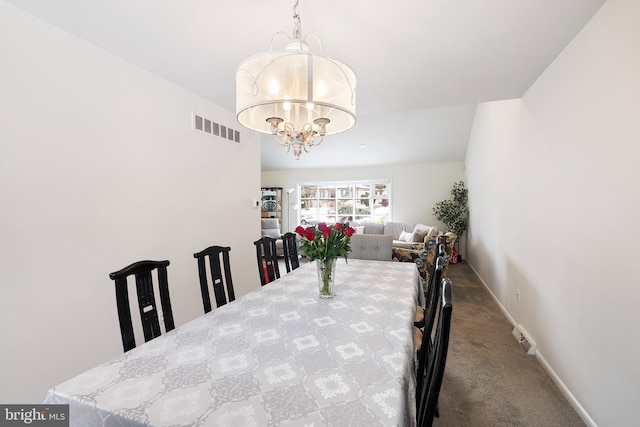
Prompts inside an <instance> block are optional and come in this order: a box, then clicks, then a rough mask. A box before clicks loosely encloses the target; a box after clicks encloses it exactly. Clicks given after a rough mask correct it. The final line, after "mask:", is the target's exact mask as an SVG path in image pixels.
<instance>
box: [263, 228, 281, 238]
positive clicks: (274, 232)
mask: <svg viewBox="0 0 640 427" xmlns="http://www.w3.org/2000/svg"><path fill="white" fill-rule="evenodd" d="M262 235H263V236H269V237H271V238H274V239H279V238H280V237H281V235H280V230H278V229H277V228H263V229H262Z"/></svg>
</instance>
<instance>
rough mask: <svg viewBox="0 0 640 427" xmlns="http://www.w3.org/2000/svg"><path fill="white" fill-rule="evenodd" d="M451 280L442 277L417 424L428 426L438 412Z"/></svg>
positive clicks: (447, 334) (449, 306)
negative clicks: (435, 322)
mask: <svg viewBox="0 0 640 427" xmlns="http://www.w3.org/2000/svg"><path fill="white" fill-rule="evenodd" d="M451 287H452V286H451V280H449V279H442V286H441V288H442V289H441V298H439V315H438V324H437V327H436V334H435V338H434V341H433V347H432V348H431V351H430V352H429V354H425V355H424V356H425V357H426V358H427V363H426V365H425V369H426V372H425V378H426V379H425V381H424V382H423V384H422V390H421V393H420V399H419V400H418V401H416V407H417V423H418V424H417V425H418V426H421V427H423V426H426V427H430V426H431V425H432V424H433V419H434V417H437V416H439V414H438V397H439V395H440V389H441V388H442V379H443V378H444V370H445V365H446V363H447V353H448V351H449V336H450V333H451V316H452V311H453V302H452V298H451Z"/></svg>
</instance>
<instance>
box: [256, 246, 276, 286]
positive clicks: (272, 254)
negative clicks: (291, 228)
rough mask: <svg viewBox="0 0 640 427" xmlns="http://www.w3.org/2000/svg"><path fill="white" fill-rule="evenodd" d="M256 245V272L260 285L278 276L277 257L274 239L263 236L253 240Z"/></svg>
mask: <svg viewBox="0 0 640 427" xmlns="http://www.w3.org/2000/svg"><path fill="white" fill-rule="evenodd" d="M253 244H254V245H256V257H257V260H258V273H259V274H260V283H261V284H262V286H264V285H266V284H267V283H269V282H273V281H274V280H276V279H279V278H280V268H279V266H278V257H277V256H276V239H274V238H272V237H268V236H264V237H262V238H260V239H259V240H256V241H255V242H253Z"/></svg>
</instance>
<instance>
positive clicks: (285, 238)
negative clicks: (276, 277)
mask: <svg viewBox="0 0 640 427" xmlns="http://www.w3.org/2000/svg"><path fill="white" fill-rule="evenodd" d="M282 247H283V249H284V265H285V267H287V273H289V272H291V270H295V269H296V268H298V267H300V259H299V258H298V238H297V237H296V234H295V233H291V232H288V233H284V234H283V235H282Z"/></svg>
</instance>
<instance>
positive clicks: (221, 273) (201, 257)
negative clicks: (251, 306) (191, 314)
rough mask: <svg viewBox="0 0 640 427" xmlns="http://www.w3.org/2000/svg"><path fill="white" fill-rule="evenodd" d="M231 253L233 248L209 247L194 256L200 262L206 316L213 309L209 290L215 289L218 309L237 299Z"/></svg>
mask: <svg viewBox="0 0 640 427" xmlns="http://www.w3.org/2000/svg"><path fill="white" fill-rule="evenodd" d="M230 251H231V248H230V247H228V246H226V247H225V246H209V247H208V248H206V249H204V250H202V251H200V252H198V253H195V254H193V257H194V258H196V259H197V260H198V275H199V277H200V292H201V293H202V304H203V306H204V312H205V314H206V313H208V312H210V311H211V309H212V306H211V293H210V292H209V288H211V289H213V294H214V296H215V299H216V307H221V306H223V305H225V304H226V303H227V301H229V302H231V301H234V300H235V299H236V296H235V293H234V291H233V280H232V279H231V265H230V264H229V252H230ZM221 258H222V259H221ZM207 259H208V260H209V262H208V264H209V273H210V274H211V286H209V280H208V277H209V276H208V275H207ZM225 290H226V292H225Z"/></svg>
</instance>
